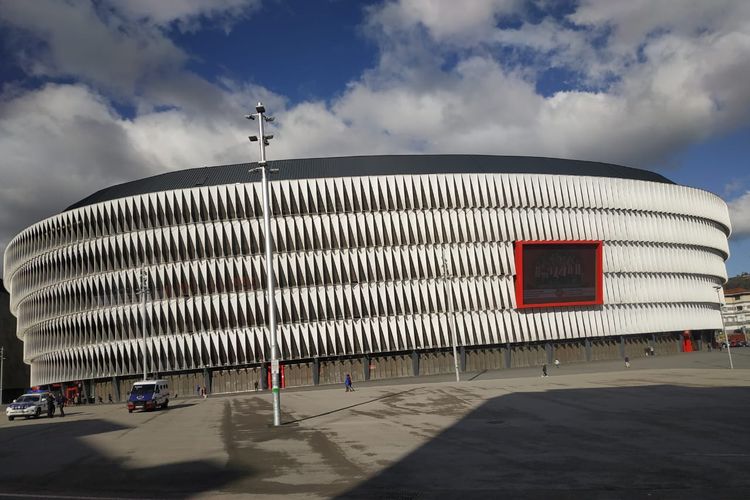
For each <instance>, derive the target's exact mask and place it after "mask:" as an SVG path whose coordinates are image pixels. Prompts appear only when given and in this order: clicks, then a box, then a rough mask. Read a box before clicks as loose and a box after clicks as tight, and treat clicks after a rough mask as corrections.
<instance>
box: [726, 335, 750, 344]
mask: <svg viewBox="0 0 750 500" xmlns="http://www.w3.org/2000/svg"><path fill="white" fill-rule="evenodd" d="M727 337H728V340H729V346H730V347H745V346H747V341H745V334H744V333H730V334H728V335H727ZM726 345H727V343H726V341H725V342H724V346H725V347H726Z"/></svg>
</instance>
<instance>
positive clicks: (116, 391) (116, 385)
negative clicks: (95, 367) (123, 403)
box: [112, 377, 120, 403]
mask: <svg viewBox="0 0 750 500" xmlns="http://www.w3.org/2000/svg"><path fill="white" fill-rule="evenodd" d="M112 401H117V402H118V403H119V402H120V381H119V380H117V377H112Z"/></svg>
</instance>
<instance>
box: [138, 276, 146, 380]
mask: <svg viewBox="0 0 750 500" xmlns="http://www.w3.org/2000/svg"><path fill="white" fill-rule="evenodd" d="M138 293H139V294H140V295H141V316H142V318H141V319H142V323H141V330H142V333H143V380H146V379H147V378H148V377H147V375H148V356H147V355H146V300H147V298H148V297H147V296H148V272H147V271H146V268H145V267H144V268H143V269H141V274H140V283H139V286H138Z"/></svg>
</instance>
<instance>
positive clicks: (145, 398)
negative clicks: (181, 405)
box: [128, 379, 169, 413]
mask: <svg viewBox="0 0 750 500" xmlns="http://www.w3.org/2000/svg"><path fill="white" fill-rule="evenodd" d="M167 406H169V383H168V382H167V381H166V380H164V379H159V380H141V381H140V382H136V383H135V384H133V388H132V389H131V390H130V395H129V396H128V412H130V413H133V410H135V409H138V408H140V409H142V410H146V411H150V410H155V409H156V408H166V407H167Z"/></svg>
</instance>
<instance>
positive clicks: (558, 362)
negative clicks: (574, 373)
mask: <svg viewBox="0 0 750 500" xmlns="http://www.w3.org/2000/svg"><path fill="white" fill-rule="evenodd" d="M555 367H556V368H560V360H559V359H556V360H555Z"/></svg>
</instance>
